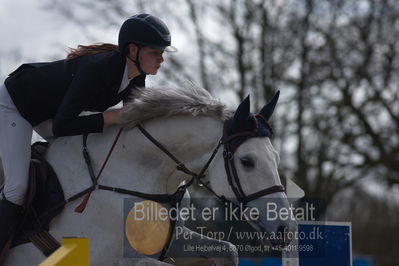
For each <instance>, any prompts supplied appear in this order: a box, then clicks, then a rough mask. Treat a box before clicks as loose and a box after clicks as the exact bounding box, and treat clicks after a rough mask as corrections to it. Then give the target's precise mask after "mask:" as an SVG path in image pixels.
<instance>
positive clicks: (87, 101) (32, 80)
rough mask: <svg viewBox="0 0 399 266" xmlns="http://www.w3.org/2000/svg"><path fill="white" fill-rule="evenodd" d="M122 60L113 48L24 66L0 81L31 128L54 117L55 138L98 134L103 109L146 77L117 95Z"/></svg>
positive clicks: (122, 96)
mask: <svg viewBox="0 0 399 266" xmlns="http://www.w3.org/2000/svg"><path fill="white" fill-rule="evenodd" d="M125 64H126V59H125V57H124V56H122V55H121V54H120V53H119V52H117V51H111V52H104V53H99V54H94V55H86V56H81V57H78V58H75V59H71V60H59V61H55V62H48V63H32V64H23V65H21V66H20V67H19V68H18V69H17V70H16V71H14V72H13V73H11V74H10V75H9V77H8V78H7V79H6V80H5V82H4V83H5V85H6V87H7V90H8V92H9V94H10V96H11V98H12V100H13V102H14V104H15V106H16V107H17V109H18V111H19V112H20V114H21V115H22V116H23V117H24V118H25V119H26V120H27V121H29V123H31V124H32V126H33V127H34V126H36V125H38V124H40V123H41V122H43V121H45V120H48V119H53V133H54V135H55V136H58V137H59V136H71V135H79V134H84V133H98V132H102V130H103V127H104V120H103V115H102V114H101V113H99V114H93V115H88V116H79V114H80V113H81V112H82V111H95V112H104V111H105V110H107V109H108V108H109V107H111V106H114V105H115V104H117V103H119V102H120V101H121V100H125V99H127V98H128V97H129V94H130V92H131V89H132V86H131V85H133V86H139V87H144V86H145V75H141V76H138V77H136V78H135V79H133V81H132V82H131V84H130V85H129V86H128V88H126V89H124V90H123V91H122V92H120V93H119V94H118V90H119V88H120V85H121V81H122V78H123V73H124V71H125Z"/></svg>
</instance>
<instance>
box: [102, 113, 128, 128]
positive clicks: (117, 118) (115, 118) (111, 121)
mask: <svg viewBox="0 0 399 266" xmlns="http://www.w3.org/2000/svg"><path fill="white" fill-rule="evenodd" d="M123 110H124V109H123V108H120V109H113V110H109V111H106V112H104V113H103V117H104V128H106V127H109V126H112V125H120V124H122V113H123Z"/></svg>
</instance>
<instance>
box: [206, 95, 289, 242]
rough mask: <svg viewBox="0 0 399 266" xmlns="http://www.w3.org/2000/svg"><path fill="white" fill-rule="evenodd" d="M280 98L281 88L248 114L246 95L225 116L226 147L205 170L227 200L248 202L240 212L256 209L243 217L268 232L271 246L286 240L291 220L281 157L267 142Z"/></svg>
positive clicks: (224, 137) (216, 192) (224, 133)
mask: <svg viewBox="0 0 399 266" xmlns="http://www.w3.org/2000/svg"><path fill="white" fill-rule="evenodd" d="M278 97H279V92H277V93H276V94H275V95H274V97H273V98H272V100H271V101H270V102H269V103H268V104H266V105H265V106H264V107H263V108H262V109H261V111H260V112H259V113H258V114H252V113H251V112H250V99H249V96H248V97H247V98H245V100H244V101H243V102H242V103H241V104H240V105H239V106H238V108H237V110H236V112H235V114H234V116H233V117H232V118H231V119H229V120H227V121H225V124H224V132H223V137H222V143H223V144H224V151H223V154H221V153H220V154H219V156H216V158H215V160H214V164H213V165H212V167H211V168H210V169H209V182H210V187H211V189H212V190H213V191H214V192H215V194H217V195H219V196H222V197H223V198H224V197H225V198H227V199H230V200H231V203H234V204H235V205H237V204H241V205H242V206H243V207H246V209H245V208H244V209H243V210H244V211H248V210H249V209H254V210H255V211H256V212H257V213H258V215H255V216H253V217H249V216H248V215H244V216H243V217H245V218H246V219H247V220H248V222H249V223H250V224H251V225H252V226H253V227H254V228H255V229H257V230H258V231H261V232H265V233H266V235H267V236H270V237H269V239H270V242H271V244H272V245H287V244H288V243H289V242H290V237H289V236H291V235H292V234H291V233H292V232H293V230H294V228H295V220H294V218H293V216H292V214H291V209H290V207H289V203H288V199H287V196H286V194H285V192H284V188H283V187H282V185H281V181H280V176H279V173H278V164H279V160H280V159H279V155H278V153H277V151H276V150H275V149H274V148H273V146H272V144H271V141H270V138H271V137H272V135H273V132H272V128H271V127H270V125H269V120H270V118H271V116H272V114H273V111H274V108H275V106H276V104H277V101H278ZM283 209H284V210H283ZM280 210H283V212H282V213H284V215H283V216H282V215H280ZM287 214H288V215H287ZM272 235H273V236H279V237H273V236H272ZM287 236H288V237H287Z"/></svg>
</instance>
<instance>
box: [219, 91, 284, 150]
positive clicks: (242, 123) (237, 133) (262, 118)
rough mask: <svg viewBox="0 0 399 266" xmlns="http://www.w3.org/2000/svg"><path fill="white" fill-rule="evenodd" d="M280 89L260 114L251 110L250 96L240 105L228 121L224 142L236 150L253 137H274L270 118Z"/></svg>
mask: <svg viewBox="0 0 399 266" xmlns="http://www.w3.org/2000/svg"><path fill="white" fill-rule="evenodd" d="M278 97H279V91H278V92H277V93H276V94H275V95H274V96H273V98H272V100H271V101H270V102H269V103H268V104H266V105H265V106H264V107H263V108H262V110H261V111H260V112H259V113H258V114H253V113H251V112H250V111H249V108H250V102H249V96H248V97H247V98H245V99H244V101H243V102H242V103H241V104H240V105H239V106H238V108H237V111H236V112H235V114H234V117H233V118H231V119H230V120H228V121H226V123H225V128H224V136H223V142H224V143H227V144H228V145H229V146H230V150H231V151H232V152H234V151H235V150H236V149H237V148H238V146H239V145H241V144H242V143H243V142H244V141H245V140H247V139H249V138H253V137H269V138H270V137H272V136H273V130H272V128H271V126H270V125H269V122H268V121H269V119H270V117H271V115H272V114H273V111H274V108H275V106H276V104H277V101H278Z"/></svg>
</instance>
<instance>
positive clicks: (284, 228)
mask: <svg viewBox="0 0 399 266" xmlns="http://www.w3.org/2000/svg"><path fill="white" fill-rule="evenodd" d="M277 232H278V233H279V234H281V235H282V236H284V234H285V233H286V232H287V226H285V225H281V226H280V227H279V228H278V229H277Z"/></svg>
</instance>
